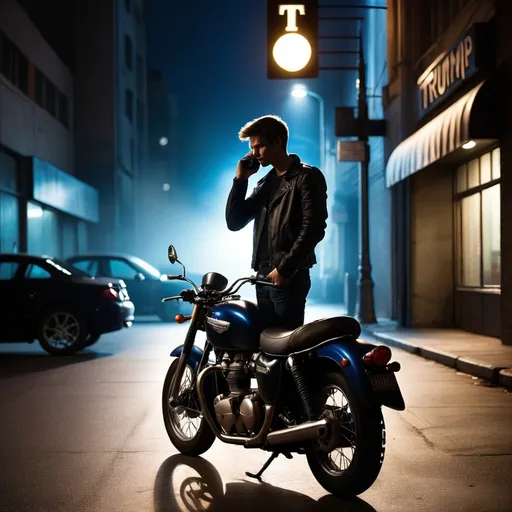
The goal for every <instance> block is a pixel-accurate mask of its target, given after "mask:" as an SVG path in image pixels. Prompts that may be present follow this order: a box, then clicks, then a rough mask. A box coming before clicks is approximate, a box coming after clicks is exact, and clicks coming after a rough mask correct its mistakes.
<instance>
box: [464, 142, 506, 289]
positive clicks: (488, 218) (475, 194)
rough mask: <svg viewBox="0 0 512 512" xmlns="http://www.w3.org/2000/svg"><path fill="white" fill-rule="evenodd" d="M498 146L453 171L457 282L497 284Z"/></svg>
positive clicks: (480, 286) (472, 285)
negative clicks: (454, 174) (454, 179)
mask: <svg viewBox="0 0 512 512" xmlns="http://www.w3.org/2000/svg"><path fill="white" fill-rule="evenodd" d="M500 175H501V172H500V150H499V148H497V149H495V150H494V151H492V152H491V153H487V154H485V155H482V156H481V157H479V158H476V159H474V160H472V161H470V162H469V163H468V164H467V165H466V164H465V165H462V166H461V167H459V168H458V169H457V174H456V186H455V191H456V195H455V198H456V205H455V206H456V207H455V232H456V237H455V244H456V253H457V285H458V286H463V287H475V288H484V287H499V286H500V285H501V234H500V231H501V227H500V226H501V224H500V216H501V198H500V183H499V177H500Z"/></svg>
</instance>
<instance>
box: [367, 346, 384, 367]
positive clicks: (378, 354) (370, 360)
mask: <svg viewBox="0 0 512 512" xmlns="http://www.w3.org/2000/svg"><path fill="white" fill-rule="evenodd" d="M390 359H391V349H390V348H389V347H386V345H379V346H378V347H375V348H374V349H373V350H371V351H370V352H368V354H365V356H364V357H363V361H364V362H365V363H366V364H369V365H371V366H386V365H387V364H388V363H389V361H390Z"/></svg>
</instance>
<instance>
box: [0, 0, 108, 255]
mask: <svg viewBox="0 0 512 512" xmlns="http://www.w3.org/2000/svg"><path fill="white" fill-rule="evenodd" d="M0 13H1V15H0V252H3V253H9V252H19V251H23V252H30V253H36V254H49V255H52V256H56V257H66V256H69V255H71V254H73V253H75V252H78V251H81V250H83V249H85V247H86V245H87V231H88V228H89V227H90V226H93V225H95V224H96V223H97V222H98V220H99V219H98V193H97V190H95V189H94V188H93V187H91V186H90V184H88V183H86V182H84V181H81V180H80V179H78V177H77V176H76V172H75V171H76V170H75V167H74V144H73V143H74V137H73V125H74V109H73V102H74V79H73V76H72V73H71V71H70V69H69V68H68V66H67V65H66V64H64V62H63V61H62V60H61V59H60V57H59V56H58V55H57V53H56V52H55V51H54V50H53V49H52V48H51V47H50V45H49V44H48V43H47V41H46V40H45V39H44V37H43V36H42V35H41V33H40V32H39V30H38V28H37V27H36V25H35V24H34V23H33V22H32V20H31V19H30V18H29V16H28V14H27V12H26V11H25V10H24V9H23V8H22V5H20V3H19V2H16V1H15V0H5V1H3V2H2V5H1V7H0Z"/></svg>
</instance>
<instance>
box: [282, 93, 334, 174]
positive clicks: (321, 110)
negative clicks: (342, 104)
mask: <svg viewBox="0 0 512 512" xmlns="http://www.w3.org/2000/svg"><path fill="white" fill-rule="evenodd" d="M291 95H292V96H293V97H294V98H305V97H306V96H311V97H312V98H314V99H315V100H317V101H318V106H319V123H320V125H319V128H320V131H319V138H320V169H321V171H322V172H325V146H326V144H325V102H324V99H323V98H322V96H320V94H317V93H316V92H313V91H310V90H309V89H307V88H306V87H305V86H304V85H301V84H296V85H294V86H293V88H292V91H291Z"/></svg>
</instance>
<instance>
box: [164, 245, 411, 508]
mask: <svg viewBox="0 0 512 512" xmlns="http://www.w3.org/2000/svg"><path fill="white" fill-rule="evenodd" d="M168 257H169V261H170V263H171V264H175V263H178V264H180V265H181V267H182V269H183V272H182V274H177V275H168V276H167V278H168V279H169V280H182V281H185V282H187V283H189V284H190V285H191V286H192V289H185V290H183V291H182V292H181V294H180V295H178V296H175V297H165V298H164V299H162V302H168V301H172V300H183V301H185V302H188V303H190V304H192V305H193V306H194V309H193V312H192V314H191V315H189V316H183V315H176V321H177V322H178V323H184V322H187V321H188V322H190V326H189V328H188V331H187V334H186V336H185V341H184V343H183V345H180V346H179V347H177V348H175V349H174V350H173V351H172V352H171V354H170V355H171V356H172V357H175V359H174V360H173V362H172V363H171V365H170V367H169V370H168V372H167V375H166V378H165V381H164V385H163V390H162V413H163V419H164V423H165V428H166V430H167V434H168V435H169V438H170V440H171V442H172V443H173V445H174V446H175V447H176V448H177V449H178V451H179V452H181V453H182V454H185V455H189V456H198V455H201V454H202V453H204V452H206V451H207V450H208V449H209V448H210V447H211V446H212V444H213V442H214V441H215V439H216V438H217V439H219V440H221V441H223V442H225V443H231V444H238V445H241V446H243V447H244V448H248V449H250V448H255V449H261V450H265V451H268V452H270V453H271V456H270V458H269V459H268V460H267V462H266V463H265V464H264V465H263V467H262V468H261V469H260V471H258V472H257V473H256V474H253V473H250V472H246V475H247V476H249V477H251V478H255V479H257V480H261V476H262V474H263V472H264V471H265V470H266V469H267V468H268V466H269V465H270V464H271V463H272V461H273V460H274V459H275V458H276V457H278V456H279V455H280V454H282V455H284V456H286V457H287V458H289V459H291V458H292V453H296V454H302V455H306V457H307V461H308V464H309V467H310V470H311V472H312V473H313V475H314V476H315V478H316V480H317V481H318V483H319V484H320V485H321V486H322V487H323V488H324V489H325V490H327V491H328V492H330V493H332V494H334V495H336V496H339V497H343V498H347V497H353V496H356V495H358V494H361V493H363V492H364V491H366V490H367V489H368V488H369V487H370V486H371V485H372V484H373V483H374V481H375V480H376V478H377V476H378V474H379V472H380V469H381V467H382V463H383V460H384V452H385V441H386V437H385V425H384V419H383V416H382V406H386V407H389V408H391V409H395V410H399V411H403V410H404V409H405V403H404V400H403V397H402V393H401V391H400V388H399V385H398V382H397V380H396V376H395V373H396V372H398V371H399V370H400V364H399V363H398V362H396V361H395V362H390V361H391V350H390V349H389V348H388V347H387V346H385V345H379V346H376V345H374V344H372V343H369V342H365V341H362V340H359V339H358V337H359V335H360V333H361V326H360V324H359V322H358V321H357V320H356V319H355V318H352V317H344V316H340V317H332V318H325V319H321V320H315V321H313V322H310V323H307V324H305V325H302V326H300V327H298V328H297V329H294V330H287V329H283V328H280V327H268V328H263V327H264V326H262V325H261V324H260V317H259V315H258V308H257V306H256V305H255V304H254V303H253V302H250V301H248V300H244V299H242V298H241V296H240V295H238V294H237V292H238V291H239V289H240V288H241V287H242V286H243V285H244V284H248V283H249V284H252V285H256V284H261V285H264V286H274V285H273V284H272V283H271V282H270V281H269V280H268V279H267V278H266V277H265V276H261V275H255V276H250V277H243V278H240V279H237V280H236V281H234V282H233V283H232V284H231V285H230V286H228V280H227V279H226V278H225V277H224V276H223V275H221V274H219V273H216V272H208V273H207V274H205V275H204V276H203V278H202V282H201V286H200V287H198V286H197V285H196V284H195V283H194V282H193V281H191V280H190V279H188V278H187V277H186V269H185V266H184V265H183V263H181V262H180V261H179V260H178V256H177V253H176V249H175V248H174V246H172V245H171V246H169V251H168ZM198 331H204V332H206V342H205V345H204V349H200V348H199V347H198V346H196V345H195V340H196V335H197V333H198Z"/></svg>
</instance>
